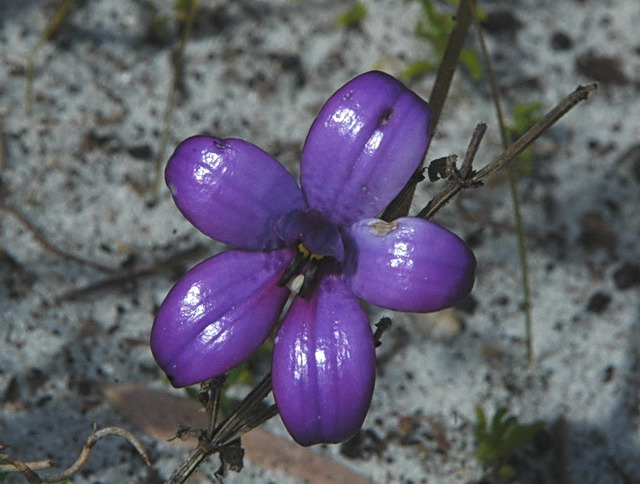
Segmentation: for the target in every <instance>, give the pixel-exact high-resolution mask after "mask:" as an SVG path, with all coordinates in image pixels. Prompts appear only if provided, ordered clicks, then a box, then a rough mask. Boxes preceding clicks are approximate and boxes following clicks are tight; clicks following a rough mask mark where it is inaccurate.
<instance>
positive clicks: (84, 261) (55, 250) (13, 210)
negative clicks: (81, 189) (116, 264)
mask: <svg viewBox="0 0 640 484" xmlns="http://www.w3.org/2000/svg"><path fill="white" fill-rule="evenodd" d="M0 210H4V211H6V212H9V213H10V214H11V215H13V216H14V217H15V218H16V219H18V221H19V222H20V223H21V224H22V225H24V226H25V227H26V228H27V230H28V231H29V232H31V234H32V235H33V237H34V238H35V239H36V242H38V244H40V246H41V247H42V248H43V249H45V250H47V251H49V252H52V253H54V254H56V255H57V256H59V257H62V258H63V259H67V260H71V261H74V262H77V263H78V264H82V265H84V266H88V267H92V268H94V269H97V270H99V271H101V272H115V269H113V268H111V267H108V266H105V265H102V264H100V263H98V262H94V261H92V260H89V259H84V258H82V257H79V256H77V255H75V254H70V253H68V252H65V251H63V250H61V249H58V248H57V247H56V246H55V245H53V244H51V243H50V242H49V241H48V240H47V239H46V237H45V236H44V235H43V234H42V232H40V230H38V228H37V227H36V226H35V225H33V223H31V221H30V220H29V219H28V218H27V217H26V216H25V215H23V214H22V213H21V212H20V211H18V209H16V208H13V207H11V206H9V205H6V204H5V203H3V202H1V201H0Z"/></svg>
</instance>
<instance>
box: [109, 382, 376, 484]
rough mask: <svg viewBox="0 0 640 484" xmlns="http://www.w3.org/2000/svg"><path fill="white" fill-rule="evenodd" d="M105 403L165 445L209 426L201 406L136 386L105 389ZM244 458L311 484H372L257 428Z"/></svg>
mask: <svg viewBox="0 0 640 484" xmlns="http://www.w3.org/2000/svg"><path fill="white" fill-rule="evenodd" d="M102 392H103V394H104V396H105V397H106V399H107V401H108V402H109V403H110V404H111V405H112V406H113V408H114V409H115V410H116V411H117V412H118V413H119V414H120V415H122V416H123V417H124V418H126V419H127V420H129V421H130V422H131V423H132V424H133V425H135V426H136V427H138V428H139V429H140V430H141V431H143V432H145V433H147V434H148V435H150V436H152V437H156V438H158V439H163V440H166V439H168V438H169V437H171V436H173V435H174V434H175V432H176V429H177V428H178V425H180V424H181V425H188V426H192V427H205V426H206V424H207V422H206V417H205V415H204V414H203V413H202V412H201V411H200V409H201V408H202V407H201V406H200V405H199V404H198V403H197V402H195V401H193V400H190V399H188V398H186V397H181V396H178V395H174V394H171V393H169V392H167V391H163V390H157V389H154V388H149V387H146V386H144V385H138V384H135V383H122V384H115V385H105V386H103V387H102ZM171 443H176V445H190V446H193V445H194V444H195V439H188V440H186V441H181V440H180V439H175V440H172V441H171ZM242 446H243V447H244V449H245V457H246V458H247V459H248V460H250V461H251V462H252V463H253V464H254V465H256V466H259V467H263V468H267V469H271V470H274V471H280V472H283V473H285V474H286V475H287V476H289V477H293V478H295V479H298V480H299V481H300V482H305V483H308V484H324V483H328V482H331V483H344V484H366V483H369V482H372V481H371V480H370V479H367V478H366V477H364V476H362V475H359V474H356V473H355V472H353V471H351V470H349V469H347V468H346V467H344V466H342V465H340V464H339V463H337V462H335V461H334V460H332V459H329V458H327V457H323V456H320V455H318V454H315V453H314V452H312V451H311V450H309V449H307V448H305V447H300V446H299V445H297V444H295V443H294V442H292V441H290V440H288V439H283V438H280V437H277V436H275V435H271V434H270V433H268V432H266V431H264V430H262V429H259V428H256V429H253V430H252V431H251V432H249V433H247V434H245V435H243V436H242Z"/></svg>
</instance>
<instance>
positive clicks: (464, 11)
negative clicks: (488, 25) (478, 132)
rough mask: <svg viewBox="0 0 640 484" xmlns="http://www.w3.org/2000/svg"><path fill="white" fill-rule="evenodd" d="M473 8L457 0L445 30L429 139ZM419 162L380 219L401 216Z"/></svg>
mask: <svg viewBox="0 0 640 484" xmlns="http://www.w3.org/2000/svg"><path fill="white" fill-rule="evenodd" d="M474 11H475V6H474V5H473V2H472V0H461V1H460V3H459V4H458V10H457V11H456V15H455V24H454V26H453V29H452V30H451V33H450V34H449V38H448V39H447V46H446V48H445V51H444V55H443V57H442V62H441V63H440V65H439V66H438V72H437V74H436V80H435V83H434V85H433V88H432V90H431V95H430V96H429V105H430V107H431V111H432V118H431V126H430V131H431V139H433V136H434V134H435V132H436V129H437V128H438V122H439V121H440V115H441V114H442V109H443V107H444V103H445V101H446V99H447V95H448V93H449V88H450V87H451V81H452V80H453V74H454V72H455V70H456V68H457V67H458V64H459V62H460V53H461V52H462V49H463V47H464V43H465V41H466V39H467V33H468V32H469V27H470V26H471V22H472V20H473V17H474ZM427 150H428V147H427ZM425 156H426V153H425ZM423 163H424V162H423ZM423 163H421V164H420V166H419V167H418V169H417V170H416V172H415V173H414V175H413V176H412V177H411V179H410V180H409V182H408V183H407V184H406V185H405V186H404V188H403V189H402V190H401V191H400V193H399V194H398V195H396V197H395V198H394V199H393V200H392V201H391V203H390V204H389V206H388V207H387V208H386V209H385V211H384V213H383V214H382V215H381V217H380V218H382V220H386V221H391V220H395V219H396V218H398V217H404V216H405V215H407V214H408V213H409V209H410V208H411V201H412V200H413V195H414V193H415V189H416V185H417V183H418V182H419V181H421V180H422V179H423V177H422V172H423Z"/></svg>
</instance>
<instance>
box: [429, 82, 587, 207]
mask: <svg viewBox="0 0 640 484" xmlns="http://www.w3.org/2000/svg"><path fill="white" fill-rule="evenodd" d="M597 88H598V86H597V85H596V84H589V85H587V86H578V88H577V89H576V90H575V91H573V92H572V93H571V94H569V95H568V96H567V97H565V98H564V99H563V100H562V101H560V102H559V103H558V104H557V105H556V106H555V107H554V108H553V109H551V110H550V111H549V112H548V113H547V114H545V115H544V116H543V118H542V119H541V120H540V121H538V122H537V123H536V124H534V125H533V126H532V127H531V128H529V130H528V131H527V132H526V133H524V134H523V135H522V136H520V138H518V139H517V140H516V141H515V142H514V143H513V144H512V145H511V146H509V148H507V149H506V150H505V151H504V152H503V153H502V154H501V155H500V156H498V158H497V159H495V160H494V161H492V162H491V163H489V164H487V165H486V166H484V167H483V168H482V169H481V170H480V171H478V172H477V173H475V174H473V175H472V176H470V177H469V178H467V179H466V180H464V182H458V183H449V184H447V185H446V186H445V187H444V188H443V189H442V190H441V191H440V192H439V193H438V194H437V195H436V196H435V197H434V198H433V199H432V200H431V201H430V202H429V204H428V205H427V206H426V207H425V208H424V209H422V210H421V211H420V213H419V216H420V217H423V218H425V219H431V218H433V216H434V215H435V214H436V213H437V212H438V211H439V210H440V209H441V208H442V207H444V206H445V205H446V204H447V203H449V202H450V201H451V200H453V199H454V198H455V197H456V196H457V195H458V194H459V193H460V192H461V191H462V190H464V189H465V188H467V187H469V186H477V185H479V184H482V183H483V181H484V180H485V179H486V178H487V177H489V176H490V175H492V174H493V173H495V172H497V171H499V170H500V169H501V168H502V167H504V166H505V165H506V164H507V163H509V162H510V161H511V160H513V158H515V157H516V156H518V155H519V154H520V153H522V152H523V151H524V150H525V149H526V148H527V146H529V145H530V144H531V143H533V142H534V141H535V140H536V139H537V138H538V137H540V135H541V134H542V133H544V132H545V131H546V130H547V129H549V128H550V127H551V126H553V125H554V124H555V123H556V122H557V121H558V120H560V119H561V118H562V117H563V116H564V115H565V114H567V113H568V112H569V111H570V110H571V109H573V108H574V107H575V106H576V105H578V104H579V103H581V102H582V101H584V100H586V99H587V98H588V97H589V94H590V93H591V92H593V91H595V90H596V89H597Z"/></svg>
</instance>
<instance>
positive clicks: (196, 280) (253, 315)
mask: <svg viewBox="0 0 640 484" xmlns="http://www.w3.org/2000/svg"><path fill="white" fill-rule="evenodd" d="M292 255H293V252H292V251H291V250H289V249H283V250H279V251H274V252H267V253H259V252H242V251H236V250H233V251H227V252H222V253H221V254H218V255H216V256H215V257H212V258H211V259H208V260H206V261H204V262H202V263H200V264H199V265H197V266H196V267H194V268H193V269H191V270H190V271H189V272H187V273H186V274H185V275H184V276H183V277H182V278H181V279H180V280H179V281H178V283H177V284H176V285H175V286H174V287H173V289H171V291H170V292H169V294H168V295H167V297H166V298H165V300H164V302H163V303H162V305H161V306H160V310H159V311H158V315H157V316H156V319H155V322H154V324H153V329H152V330H151V350H152V352H153V356H154V357H155V359H156V361H157V362H158V364H159V365H160V367H161V368H162V369H163V370H164V371H165V373H167V375H168V376H169V379H170V380H171V383H172V384H173V385H174V386H176V387H183V386H187V385H192V384H194V383H198V382H201V381H203V380H206V379H208V378H213V377H214V376H217V375H220V374H222V373H224V372H226V371H228V370H230V369H231V368H233V367H234V366H236V365H238V364H239V363H241V362H242V361H243V360H244V359H245V358H247V357H248V356H249V355H250V354H251V353H252V352H253V351H254V350H255V349H256V348H257V347H258V346H260V344H261V343H262V342H263V341H264V340H265V339H266V337H267V336H268V335H269V332H270V331H271V328H272V327H273V325H274V324H275V323H276V320H277V318H278V316H279V314H280V311H281V309H282V307H283V305H284V303H285V301H286V299H287V296H288V291H287V289H286V288H281V287H278V286H277V285H276V283H277V281H278V279H279V278H280V276H281V275H282V272H283V270H284V267H285V266H286V264H287V262H288V261H289V260H291V257H292Z"/></svg>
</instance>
